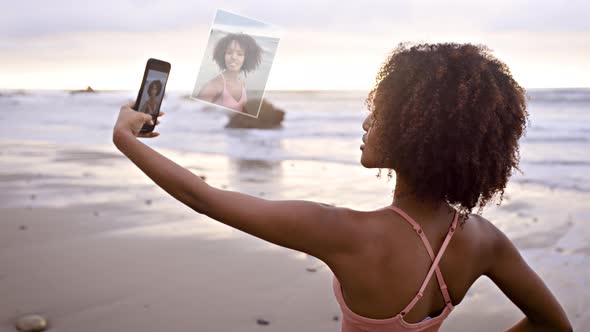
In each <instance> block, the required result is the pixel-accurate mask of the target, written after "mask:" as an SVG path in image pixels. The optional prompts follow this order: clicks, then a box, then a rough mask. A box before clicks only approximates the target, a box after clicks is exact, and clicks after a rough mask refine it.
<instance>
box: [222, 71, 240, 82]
mask: <svg viewBox="0 0 590 332" xmlns="http://www.w3.org/2000/svg"><path fill="white" fill-rule="evenodd" d="M223 76H224V77H225V79H226V80H233V81H237V80H238V78H239V77H240V72H239V71H229V70H227V69H226V70H224V71H223Z"/></svg>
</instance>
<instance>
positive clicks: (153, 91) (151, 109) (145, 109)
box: [140, 80, 162, 116]
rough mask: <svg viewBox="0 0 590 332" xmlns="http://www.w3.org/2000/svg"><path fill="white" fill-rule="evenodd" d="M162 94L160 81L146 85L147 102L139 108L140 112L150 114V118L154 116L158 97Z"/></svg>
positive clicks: (156, 110)
mask: <svg viewBox="0 0 590 332" xmlns="http://www.w3.org/2000/svg"><path fill="white" fill-rule="evenodd" d="M161 92H162V82H160V80H153V81H152V82H151V83H150V84H149V85H148V97H149V98H148V100H146V101H145V103H144V104H143V106H142V107H141V110H140V111H141V112H142V113H146V114H150V115H152V116H156V113H157V112H158V103H159V101H160V100H159V99H160V98H159V96H160V93H161Z"/></svg>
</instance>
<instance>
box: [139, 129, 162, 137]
mask: <svg viewBox="0 0 590 332" xmlns="http://www.w3.org/2000/svg"><path fill="white" fill-rule="evenodd" d="M157 136H160V133H158V132H154V131H152V132H149V133H139V135H137V137H143V138H153V137H157Z"/></svg>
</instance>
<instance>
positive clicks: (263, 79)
mask: <svg viewBox="0 0 590 332" xmlns="http://www.w3.org/2000/svg"><path fill="white" fill-rule="evenodd" d="M230 34H241V35H246V36H249V37H251V39H250V38H244V39H247V40H249V41H248V42H244V41H242V43H249V44H250V45H253V44H252V42H254V43H255V47H256V48H259V50H260V52H261V53H260V62H259V64H258V65H257V66H256V67H255V69H252V70H250V71H247V72H246V71H245V70H244V68H245V67H244V65H243V64H245V63H246V61H248V60H247V59H246V58H247V57H249V56H250V57H251V56H252V54H248V52H245V54H244V61H243V64H242V65H241V66H240V67H239V69H238V67H236V66H237V65H233V66H226V67H225V68H221V67H220V65H219V64H218V63H217V62H216V61H215V59H214V51H215V48H216V46H217V45H218V43H219V41H220V40H222V38H224V37H226V36H228V35H230ZM279 34H280V32H279V30H278V28H277V27H274V26H272V25H270V24H267V23H263V22H260V21H257V20H253V19H251V18H247V17H244V16H240V15H237V14H233V13H230V12H227V11H224V10H218V11H217V13H216V15H215V19H214V21H213V25H212V27H211V30H210V33H209V40H208V42H207V46H206V48H205V52H204V55H203V58H202V61H201V66H200V67H199V74H198V76H197V81H196V83H195V87H194V89H193V92H192V94H191V98H193V99H196V100H200V101H201V102H203V103H206V104H208V105H211V106H214V107H215V108H218V109H221V110H226V111H230V112H234V113H239V114H243V115H246V116H250V117H254V118H258V115H259V113H260V107H261V105H262V100H263V98H264V91H265V88H266V83H267V81H268V76H269V74H270V69H271V67H272V63H273V60H274V57H275V54H276V52H277V48H278V46H279V40H280V38H279ZM231 47H234V49H233V50H234V51H235V44H234V43H231V46H230V45H228V47H227V48H226V49H227V50H228V53H227V54H230V53H231V52H230V51H231V50H230V48H231ZM239 48H240V49H242V48H245V45H240V46H239ZM250 53H251V52H250ZM228 56H229V55H228ZM238 62H239V61H238ZM236 73H238V74H237V75H236ZM220 75H223V76H220ZM236 77H237V78H236ZM224 81H225V82H227V83H226V84H225V85H224V84H223V82H224ZM237 86H241V87H242V88H245V96H244V98H242V95H243V94H244V92H243V89H238V88H236V87H237ZM231 87H234V89H233V95H232V93H231V91H232V89H231ZM224 90H225V91H224ZM240 90H241V92H240Z"/></svg>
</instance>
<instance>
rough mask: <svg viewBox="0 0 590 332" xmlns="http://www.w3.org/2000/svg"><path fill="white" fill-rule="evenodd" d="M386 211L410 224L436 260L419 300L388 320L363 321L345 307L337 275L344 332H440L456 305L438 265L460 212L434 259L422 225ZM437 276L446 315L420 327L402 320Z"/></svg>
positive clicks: (425, 321) (404, 214)
mask: <svg viewBox="0 0 590 332" xmlns="http://www.w3.org/2000/svg"><path fill="white" fill-rule="evenodd" d="M387 208H389V209H392V210H393V211H395V212H397V213H398V214H399V215H401V216H402V217H403V218H404V219H405V220H406V221H407V222H409V223H410V225H412V227H413V228H414V230H415V231H416V234H418V236H420V238H421V239H422V242H423V243H424V246H425V247H426V251H428V255H430V259H432V260H433V263H432V266H431V267H430V270H429V271H428V274H427V275H426V278H425V279H424V282H423V283H422V287H420V290H419V291H418V293H416V296H414V298H413V299H412V301H410V303H408V305H407V306H406V307H405V308H404V309H403V310H402V311H401V312H400V313H399V314H397V315H395V316H394V317H390V318H385V319H374V318H368V317H364V316H361V315H359V314H356V313H355V312H353V311H352V310H351V309H350V308H349V307H348V306H347V305H346V302H345V301H344V297H343V295H342V287H341V286H340V282H339V281H338V279H337V278H336V276H335V275H334V278H333V282H332V288H333V291H334V294H335V295H336V300H337V301H338V304H339V305H340V309H341V310H342V315H343V319H342V332H356V331H375V332H380V331H383V332H385V331H388V332H391V331H420V332H434V331H438V329H439V328H440V326H441V325H442V323H443V321H444V320H445V318H447V317H448V316H449V314H450V313H451V311H452V310H453V308H454V306H453V304H452V303H451V297H450V295H449V292H448V290H447V285H446V284H445V281H444V279H443V276H442V273H441V272H440V268H439V267H438V263H439V262H440V259H441V258H442V256H443V254H444V252H445V249H446V248H447V246H448V244H449V241H450V240H451V237H452V236H453V233H454V232H455V228H456V227H457V219H458V214H457V211H455V215H454V217H453V222H452V223H451V226H450V227H449V231H448V232H447V236H446V237H445V240H444V242H443V244H442V246H441V248H440V250H439V252H438V254H437V255H436V257H434V252H433V251H432V247H431V246H430V243H429V242H428V239H427V238H426V236H425V235H424V232H423V231H422V228H421V227H420V225H419V224H418V223H417V222H416V221H414V219H412V218H411V217H410V216H408V215H407V214H406V213H405V212H404V211H402V210H401V209H400V208H398V207H396V206H393V205H390V206H387V207H384V208H381V209H380V210H383V209H387ZM434 272H436V278H437V280H438V285H439V288H440V291H441V292H442V295H443V298H444V300H445V307H444V309H443V311H442V312H441V313H440V314H439V315H438V316H436V317H433V318H429V317H427V318H426V319H424V320H422V321H421V322H418V323H408V322H406V321H405V320H404V318H403V317H404V316H405V315H406V314H407V313H408V312H409V311H410V310H412V308H413V307H414V305H415V304H416V302H418V300H420V298H421V297H422V296H423V292H424V289H426V286H427V285H428V282H429V281H430V278H431V277H432V274H433V273H434Z"/></svg>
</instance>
